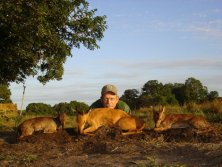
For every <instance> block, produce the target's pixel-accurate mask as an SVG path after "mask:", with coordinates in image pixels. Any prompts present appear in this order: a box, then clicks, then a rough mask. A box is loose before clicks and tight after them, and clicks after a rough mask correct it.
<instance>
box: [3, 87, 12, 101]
mask: <svg viewBox="0 0 222 167" xmlns="http://www.w3.org/2000/svg"><path fill="white" fill-rule="evenodd" d="M10 96H11V91H10V89H9V87H8V85H6V84H0V103H12V100H11V99H10Z"/></svg>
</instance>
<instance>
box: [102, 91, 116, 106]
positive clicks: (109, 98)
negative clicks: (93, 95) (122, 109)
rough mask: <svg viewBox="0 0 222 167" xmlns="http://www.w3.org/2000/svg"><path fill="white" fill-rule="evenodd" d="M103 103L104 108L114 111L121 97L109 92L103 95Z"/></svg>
mask: <svg viewBox="0 0 222 167" xmlns="http://www.w3.org/2000/svg"><path fill="white" fill-rule="evenodd" d="M101 101H102V103H103V107H105V108H112V109H114V108H115V107H116V104H117V103H118V101H119V97H118V96H117V95H115V94H113V93H111V92H110V93H109V92H108V93H105V94H103V96H102V97H101Z"/></svg>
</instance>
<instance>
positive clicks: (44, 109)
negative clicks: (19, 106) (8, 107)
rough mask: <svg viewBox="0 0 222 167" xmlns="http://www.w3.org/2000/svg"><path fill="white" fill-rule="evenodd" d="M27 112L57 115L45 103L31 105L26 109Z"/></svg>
mask: <svg viewBox="0 0 222 167" xmlns="http://www.w3.org/2000/svg"><path fill="white" fill-rule="evenodd" d="M26 112H33V113H36V114H43V115H45V114H46V115H47V114H55V110H54V109H53V108H52V106H51V105H49V104H44V103H30V104H29V105H28V106H27V107H26Z"/></svg>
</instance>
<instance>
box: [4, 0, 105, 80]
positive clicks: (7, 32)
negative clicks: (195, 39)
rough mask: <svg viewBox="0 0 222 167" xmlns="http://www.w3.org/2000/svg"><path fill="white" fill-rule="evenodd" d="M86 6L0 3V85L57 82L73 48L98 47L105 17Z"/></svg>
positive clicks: (60, 1) (28, 0)
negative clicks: (30, 78)
mask: <svg viewBox="0 0 222 167" xmlns="http://www.w3.org/2000/svg"><path fill="white" fill-rule="evenodd" d="M88 7H89V3H88V2H87V1H86V0H35V1H33V0H6V1H1V2H0V83H6V84H8V83H10V82H24V81H25V79H26V78H27V77H28V76H38V80H39V81H40V82H42V83H43V84H45V83H46V82H48V81H49V80H53V79H57V80H60V79H62V75H63V64H64V63H65V61H66V58H67V57H68V56H71V49H72V48H80V46H81V45H83V46H85V47H86V48H87V49H90V50H93V49H95V48H99V46H98V44H97V41H98V40H101V39H102V38H103V33H104V31H105V29H106V28H107V26H106V21H105V19H106V17H105V16H96V9H92V10H89V8H88Z"/></svg>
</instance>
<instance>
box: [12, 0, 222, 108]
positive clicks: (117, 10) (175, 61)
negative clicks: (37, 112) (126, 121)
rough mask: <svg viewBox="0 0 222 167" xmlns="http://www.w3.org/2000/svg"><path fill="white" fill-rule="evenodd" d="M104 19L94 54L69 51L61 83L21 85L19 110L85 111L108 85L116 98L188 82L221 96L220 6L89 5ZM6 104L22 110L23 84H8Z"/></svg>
mask: <svg viewBox="0 0 222 167" xmlns="http://www.w3.org/2000/svg"><path fill="white" fill-rule="evenodd" d="M88 2H89V4H90V6H89V9H95V8H97V9H98V11H97V13H96V15H106V16H107V19H106V21H107V25H108V29H107V30H106V31H105V33H104V38H103V39H102V40H101V41H99V42H98V44H99V46H100V49H96V50H94V51H91V50H87V49H86V48H84V47H81V48H80V49H76V48H73V49H72V54H73V56H72V58H68V59H67V61H66V63H65V64H64V75H63V79H62V80H61V81H50V82H49V83H47V84H46V85H42V84H41V83H39V81H38V80H37V79H36V78H28V79H27V80H26V83H25V85H26V89H25V95H24V104H23V108H24V107H26V106H27V105H28V104H30V103H40V102H41V103H45V104H50V105H52V106H53V105H55V104H58V103H60V102H70V101H73V100H76V101H79V102H85V103H86V104H88V105H90V104H91V103H92V102H94V101H95V100H97V99H98V98H100V92H101V88H102V87H103V86H104V85H106V84H114V85H116V87H117V88H118V92H119V96H121V95H122V94H123V93H124V91H125V90H127V89H137V90H139V91H141V88H142V87H143V85H144V84H145V83H146V82H148V81H149V80H158V82H161V83H163V84H165V83H185V81H186V80H187V79H188V78H190V77H194V78H195V79H197V80H200V81H201V83H202V84H203V85H204V86H206V87H207V88H208V91H217V92H218V93H219V95H220V96H222V86H221V83H222V73H221V68H222V1H221V0H187V1H185V0H138V1H135V0H89V1H88ZM10 89H11V93H12V95H11V99H12V101H13V103H16V104H17V105H18V109H20V108H21V107H22V104H21V102H22V93H23V84H15V83H12V84H11V86H10Z"/></svg>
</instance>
